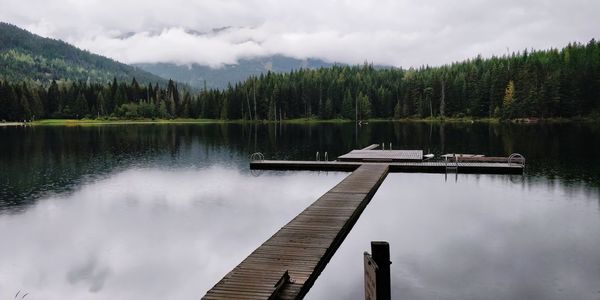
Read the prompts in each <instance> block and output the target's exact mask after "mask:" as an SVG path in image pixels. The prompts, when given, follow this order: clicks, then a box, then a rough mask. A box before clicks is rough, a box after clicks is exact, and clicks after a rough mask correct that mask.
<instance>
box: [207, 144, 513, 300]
mask: <svg viewBox="0 0 600 300" xmlns="http://www.w3.org/2000/svg"><path fill="white" fill-rule="evenodd" d="M376 147H377V145H375V144H374V145H371V146H369V147H367V148H364V149H361V150H354V151H352V152H350V153H348V154H345V155H342V156H340V157H338V159H339V161H282V160H263V158H264V156H263V155H262V154H260V153H255V154H253V155H252V157H254V158H257V159H260V160H253V161H251V162H250V169H253V170H313V171H345V172H353V173H352V174H350V175H349V176H348V177H346V178H345V179H344V180H342V182H340V183H339V184H337V185H336V186H335V187H334V188H332V189H331V190H329V191H328V192H327V193H325V194H324V195H323V196H321V197H320V198H319V199H317V201H315V202H314V203H313V204H311V205H310V206H309V207H308V208H306V209H305V210H304V211H303V212H302V213H300V214H299V215H298V216H296V217H295V218H294V219H293V220H291V221H290V222H289V223H288V224H287V225H285V226H284V227H282V228H281V229H280V230H279V231H277V232H276V233H275V234H274V235H273V236H272V237H271V238H269V239H268V240H267V241H266V242H264V243H263V244H262V245H261V246H260V247H258V248H257V249H256V250H254V252H252V253H251V254H250V255H249V256H248V257H247V258H246V259H244V260H243V261H242V262H241V263H240V264H239V265H238V266H237V267H235V268H234V269H233V270H232V271H231V272H229V273H228V274H227V275H226V276H225V277H223V279H221V280H220V281H219V282H218V283H217V284H216V285H215V286H214V287H213V288H212V289H210V290H209V291H208V292H207V293H206V295H205V296H204V297H203V298H202V299H206V300H218V299H302V298H303V297H304V296H305V295H306V293H307V292H308V290H309V289H310V288H311V286H312V285H313V283H314V282H315V280H316V279H317V277H318V276H319V275H320V274H321V272H322V271H323V269H324V268H325V266H326V265H327V263H328V262H329V260H330V259H331V257H332V256H333V254H334V253H335V252H336V251H337V249H338V248H339V246H340V245H341V243H342V242H343V240H344V239H345V237H346V235H348V233H349V232H350V230H351V229H352V227H353V226H354V223H356V220H357V219H358V217H359V216H360V214H361V213H362V211H363V210H364V208H365V207H366V205H367V204H368V203H369V201H370V200H371V198H372V197H373V195H374V194H375V192H376V191H377V189H378V188H379V186H380V185H381V183H382V182H383V180H384V179H385V177H386V176H387V174H388V172H421V173H442V174H443V173H448V172H452V173H474V174H475V173H476V174H523V170H524V162H525V160H524V158H523V160H522V163H511V160H509V159H508V161H507V162H504V161H503V162H486V161H470V162H462V161H460V160H459V161H458V162H457V161H448V160H447V161H423V152H422V151H421V150H373V149H375V148H376ZM511 156H512V155H511ZM317 157H318V156H317ZM521 157H522V156H521ZM498 160H499V159H497V158H493V161H498Z"/></svg>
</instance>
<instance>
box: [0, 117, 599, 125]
mask: <svg viewBox="0 0 600 300" xmlns="http://www.w3.org/2000/svg"><path fill="white" fill-rule="evenodd" d="M362 122H363V124H364V123H367V124H368V123H369V122H372V123H388V122H389V123H438V124H443V123H464V124H472V123H489V124H499V123H506V124H544V123H596V122H600V120H599V119H595V118H581V117H579V118H548V119H514V120H500V119H499V118H443V119H442V118H425V119H418V118H402V119H369V120H365V121H362ZM343 123H354V120H347V119H329V120H321V119H314V118H300V119H288V120H283V121H273V120H258V121H251V120H220V119H135V120H127V119H43V120H37V121H32V122H0V127H14V126H99V125H136V124H139V125H149V124H165V125H167V124H307V125H310V124H343Z"/></svg>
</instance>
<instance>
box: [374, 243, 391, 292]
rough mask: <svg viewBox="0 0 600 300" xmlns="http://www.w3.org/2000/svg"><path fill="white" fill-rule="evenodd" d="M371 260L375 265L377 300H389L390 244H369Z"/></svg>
mask: <svg viewBox="0 0 600 300" xmlns="http://www.w3.org/2000/svg"><path fill="white" fill-rule="evenodd" d="M371 253H372V257H373V260H374V261H375V263H377V280H376V284H377V298H376V299H377V300H390V299H391V282H390V265H391V264H392V262H390V244H388V242H383V241H373V242H371Z"/></svg>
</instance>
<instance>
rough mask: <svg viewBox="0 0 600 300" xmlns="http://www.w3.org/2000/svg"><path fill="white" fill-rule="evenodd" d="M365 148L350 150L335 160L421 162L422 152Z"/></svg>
mask: <svg viewBox="0 0 600 300" xmlns="http://www.w3.org/2000/svg"><path fill="white" fill-rule="evenodd" d="M371 146H374V145H371ZM371 146H369V147H371ZM369 147H367V148H369ZM367 148H365V149H361V150H352V151H350V152H348V153H346V154H344V155H341V156H339V157H338V158H337V159H338V160H339V161H356V162H369V161H370V162H394V161H422V160H423V150H372V149H367Z"/></svg>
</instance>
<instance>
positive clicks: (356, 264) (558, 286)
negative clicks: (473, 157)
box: [307, 174, 600, 299]
mask: <svg viewBox="0 0 600 300" xmlns="http://www.w3.org/2000/svg"><path fill="white" fill-rule="evenodd" d="M589 196H590V195H586V194H585V193H582V192H573V191H567V190H565V189H563V188H562V187H560V186H558V187H556V188H554V189H548V188H546V187H539V186H536V187H527V186H523V185H521V184H514V183H512V182H511V181H509V180H506V177H498V176H473V175H459V179H458V183H454V182H452V183H450V182H444V180H443V175H430V174H390V175H388V177H387V179H386V181H385V182H384V183H383V185H382V186H381V188H380V189H379V191H378V192H377V194H376V195H375V197H374V198H373V200H372V201H371V203H370V204H369V206H368V207H367V209H366V210H365V212H364V213H363V215H362V216H361V218H360V219H359V221H358V222H357V224H356V225H355V227H354V229H353V230H352V231H351V232H350V234H349V235H348V237H347V239H346V241H345V242H344V244H343V245H342V246H341V247H340V249H339V250H338V252H337V253H336V255H335V256H334V257H333V259H332V260H331V262H330V263H329V265H328V266H327V268H326V269H325V271H324V272H323V274H322V275H321V277H320V278H319V280H317V282H316V284H315V286H314V287H313V288H312V290H311V291H310V292H309V294H308V297H307V299H334V298H336V299H364V289H363V280H364V279H363V273H362V272H363V261H362V259H363V258H362V252H363V251H370V241H372V240H385V241H389V243H390V247H391V260H392V262H393V263H392V266H391V270H392V271H391V272H392V274H391V275H392V287H393V288H392V296H393V297H392V298H395V299H600V285H599V283H600V254H599V252H598V249H600V234H598V230H599V229H600V213H599V208H598V202H596V199H597V198H598V195H593V197H591V198H590V197H589Z"/></svg>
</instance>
